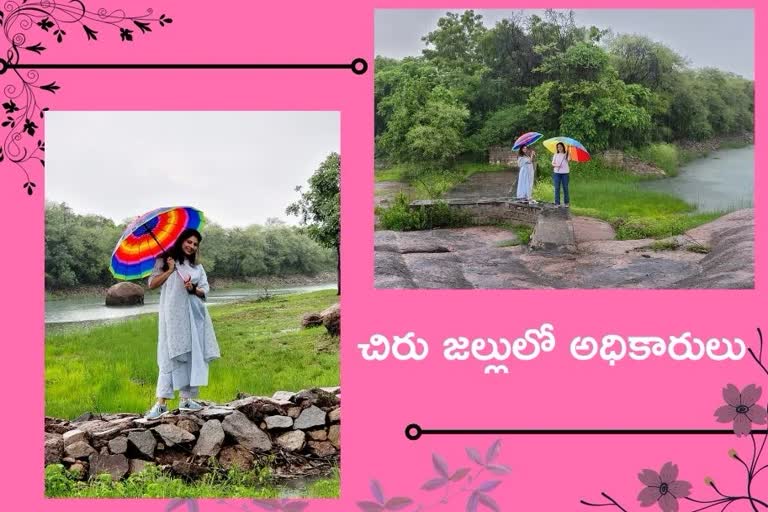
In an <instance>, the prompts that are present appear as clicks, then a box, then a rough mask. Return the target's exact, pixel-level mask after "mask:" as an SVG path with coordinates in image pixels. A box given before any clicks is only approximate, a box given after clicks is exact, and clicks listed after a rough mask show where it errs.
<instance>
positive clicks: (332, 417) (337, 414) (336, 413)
mask: <svg viewBox="0 0 768 512" xmlns="http://www.w3.org/2000/svg"><path fill="white" fill-rule="evenodd" d="M328 421H330V422H331V423H338V422H339V421H341V407H337V408H335V409H334V410H332V411H330V412H328Z"/></svg>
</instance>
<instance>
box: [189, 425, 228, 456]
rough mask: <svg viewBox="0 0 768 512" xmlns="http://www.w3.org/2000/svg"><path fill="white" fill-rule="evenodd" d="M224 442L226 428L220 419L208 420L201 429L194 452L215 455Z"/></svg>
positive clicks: (202, 454)
mask: <svg viewBox="0 0 768 512" xmlns="http://www.w3.org/2000/svg"><path fill="white" fill-rule="evenodd" d="M222 444H224V429H223V428H222V427H221V422H220V421H219V420H208V421H206V422H205V425H203V428H202V429H200V436H199V437H198V439H197V443H196V444H195V448H194V449H193V450H192V452H193V453H194V454H195V455H200V456H202V457H215V456H216V455H218V454H219V451H220V450H221V445H222Z"/></svg>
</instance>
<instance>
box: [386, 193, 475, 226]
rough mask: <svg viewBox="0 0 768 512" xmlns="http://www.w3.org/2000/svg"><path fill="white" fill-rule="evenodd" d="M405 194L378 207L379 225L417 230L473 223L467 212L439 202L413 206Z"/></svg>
mask: <svg viewBox="0 0 768 512" xmlns="http://www.w3.org/2000/svg"><path fill="white" fill-rule="evenodd" d="M409 203H410V200H409V199H408V197H407V196H406V195H405V194H402V193H401V194H398V195H397V196H396V197H395V200H394V201H393V202H392V205H391V206H389V207H386V208H383V207H380V208H377V209H376V214H377V215H378V216H379V227H380V228H381V229H388V230H394V231H415V230H423V229H435V228H458V227H464V226H470V225H472V222H471V218H470V216H469V215H468V214H466V213H465V212H461V211H459V210H456V209H453V208H451V207H450V206H448V205H447V204H446V203H444V202H443V203H441V202H438V203H436V204H434V205H432V206H429V207H423V208H411V207H410V206H409Z"/></svg>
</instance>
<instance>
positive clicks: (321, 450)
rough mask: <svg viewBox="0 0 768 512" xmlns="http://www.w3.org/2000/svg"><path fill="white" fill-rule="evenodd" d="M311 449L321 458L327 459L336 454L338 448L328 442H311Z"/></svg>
mask: <svg viewBox="0 0 768 512" xmlns="http://www.w3.org/2000/svg"><path fill="white" fill-rule="evenodd" d="M308 444H309V448H310V450H312V452H313V453H315V454H316V455H317V456H319V457H327V456H329V455H333V454H334V453H336V448H334V447H333V445H332V444H331V443H329V442H328V441H310V442H309V443H308Z"/></svg>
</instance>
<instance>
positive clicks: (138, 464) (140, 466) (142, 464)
mask: <svg viewBox="0 0 768 512" xmlns="http://www.w3.org/2000/svg"><path fill="white" fill-rule="evenodd" d="M147 464H151V462H147V461H145V460H141V459H131V460H130V461H129V464H128V465H129V466H130V469H129V470H128V471H129V472H130V473H131V474H134V473H141V472H142V471H144V469H145V468H146V467H147Z"/></svg>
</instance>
